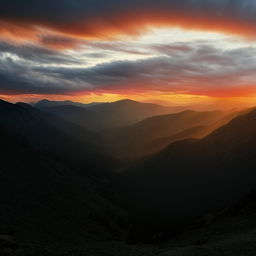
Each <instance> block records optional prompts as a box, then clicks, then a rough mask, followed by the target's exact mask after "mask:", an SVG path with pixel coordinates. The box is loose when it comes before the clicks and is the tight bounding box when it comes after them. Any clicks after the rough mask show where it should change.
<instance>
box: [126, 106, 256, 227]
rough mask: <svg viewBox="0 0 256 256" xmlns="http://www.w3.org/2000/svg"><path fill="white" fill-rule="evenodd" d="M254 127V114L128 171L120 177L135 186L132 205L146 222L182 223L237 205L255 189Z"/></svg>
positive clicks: (162, 153)
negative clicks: (141, 213) (142, 213)
mask: <svg viewBox="0 0 256 256" xmlns="http://www.w3.org/2000/svg"><path fill="white" fill-rule="evenodd" d="M255 127H256V111H252V112H251V113H249V114H246V115H243V116H240V117H238V118H236V119H234V120H233V121H231V122H230V123H229V124H227V125H225V126H223V127H221V128H219V129H217V130H216V131H215V132H213V133H212V134H210V135H209V136H207V137H205V138H203V139H201V140H197V139H190V140H184V141H179V142H175V143H173V144H171V145H170V146H169V147H167V148H165V149H164V150H163V151H161V152H160V153H159V154H157V155H156V156H154V157H152V158H150V159H148V160H146V161H144V162H143V163H141V164H139V165H137V166H135V167H133V168H131V169H129V170H127V171H126V172H124V173H123V174H121V176H123V177H122V178H123V182H124V183H126V186H127V187H128V189H129V188H130V186H131V185H132V186H133V190H132V191H134V194H132V192H131V191H129V192H127V191H126V192H127V193H128V194H129V196H130V197H129V200H131V201H130V202H131V204H132V205H133V206H134V207H135V208H137V209H138V210H139V212H144V214H145V216H143V218H144V220H145V219H146V218H148V220H150V221H152V220H153V221H154V223H155V224H156V225H159V224H160V223H162V224H164V225H166V224H168V223H169V224H171V225H178V224H181V223H182V224H184V223H185V222H186V221H189V220H191V219H193V218H196V217H198V216H201V215H203V214H206V213H208V212H213V211H216V210H217V209H220V208H222V207H226V206H228V205H231V204H233V203H235V202H237V201H238V200H239V199H240V198H242V197H243V196H245V195H246V194H247V193H249V192H250V190H252V189H254V188H255V186H256V173H255V164H256V163H255V159H256V153H255V150H254V149H255V147H256V129H255ZM128 189H127V190H128ZM135 191H136V192H135ZM142 202H143V203H142ZM154 223H153V224H154Z"/></svg>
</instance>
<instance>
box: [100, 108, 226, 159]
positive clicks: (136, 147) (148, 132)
mask: <svg viewBox="0 0 256 256" xmlns="http://www.w3.org/2000/svg"><path fill="white" fill-rule="evenodd" d="M227 114H228V113H226V112H222V111H209V112H198V111H191V110H187V111H183V112H179V113H175V114H168V115H160V116H154V117H151V118H148V119H145V120H143V121H141V122H139V123H136V124H134V125H132V126H128V127H124V128H120V129H113V130H111V131H109V132H108V133H104V137H105V138H106V144H107V146H108V147H107V149H108V151H109V152H113V155H115V156H117V157H120V158H121V159H128V160H129V159H134V158H139V157H144V156H146V155H149V154H152V153H155V152H157V151H159V150H161V149H162V148H163V147H164V146H166V145H168V142H169V141H170V142H172V141H174V140H177V139H184V138H186V137H190V136H191V137H193V135H194V134H193V133H195V135H197V134H198V133H199V131H200V134H201V133H203V130H204V129H205V128H206V127H203V126H208V125H212V124H213V123H215V122H217V121H218V120H220V119H222V118H223V117H224V116H226V115H227ZM198 126H200V127H198ZM190 129H193V130H190ZM186 130H187V131H186ZM181 133H182V134H181ZM162 138H164V139H165V140H166V142H167V144H166V145H163V146H161V144H160V145H159V144H158V143H157V142H156V144H155V147H154V142H155V141H157V140H158V139H162Z"/></svg>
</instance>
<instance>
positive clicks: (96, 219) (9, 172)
mask: <svg viewBox="0 0 256 256" xmlns="http://www.w3.org/2000/svg"><path fill="white" fill-rule="evenodd" d="M0 136H1V147H2V149H4V150H2V151H1V169H0V209H1V211H0V234H12V236H13V237H14V238H15V239H16V240H17V243H18V246H19V247H23V246H25V247H26V246H29V247H31V248H33V247H40V246H42V247H44V246H46V247H49V246H50V247H51V246H52V247H53V248H54V247H55V246H61V247H62V248H63V250H64V251H65V250H66V251H67V250H68V249H67V248H69V247H71V248H73V249H74V248H76V246H80V248H81V247H82V245H83V246H84V247H85V248H86V247H88V246H90V244H91V243H93V242H96V241H106V240H112V239H114V238H115V237H116V238H117V237H120V236H122V235H123V233H122V232H123V231H122V228H120V227H119V226H118V224H117V223H116V220H118V218H119V220H120V218H121V216H122V214H123V212H122V210H121V209H120V208H118V207H116V206H114V205H113V204H112V203H111V202H110V201H108V200H107V199H105V198H104V197H102V196H101V195H100V193H99V191H98V189H97V188H98V186H99V184H97V183H96V182H95V181H94V180H93V179H91V178H81V176H78V175H77V174H76V173H75V172H74V171H73V170H72V169H70V168H69V167H67V166H65V165H64V164H63V162H62V161H58V160H56V159H53V158H52V157H51V156H49V154H47V153H45V152H42V151H38V150H36V149H35V148H33V147H31V146H30V143H29V142H28V141H27V140H26V139H24V138H23V137H19V136H17V135H15V134H13V133H10V132H9V131H6V130H5V129H4V128H2V127H0ZM118 216H119V217H118ZM64 248H65V249H64ZM0 253H1V248H0ZM1 255H2V254H1ZM4 255H5V254H4ZM24 255H28V254H26V253H24ZM29 255H37V254H36V253H35V252H34V254H33V253H32V254H29Z"/></svg>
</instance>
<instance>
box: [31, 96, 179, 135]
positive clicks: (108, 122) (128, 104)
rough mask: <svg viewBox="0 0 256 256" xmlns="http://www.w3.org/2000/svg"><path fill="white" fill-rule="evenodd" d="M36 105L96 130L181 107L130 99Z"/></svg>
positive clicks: (169, 111) (137, 120) (44, 102)
mask: <svg viewBox="0 0 256 256" xmlns="http://www.w3.org/2000/svg"><path fill="white" fill-rule="evenodd" d="M34 106H35V107H37V108H39V109H42V110H44V111H48V112H52V113H54V114H56V115H59V116H60V117H62V118H64V119H66V120H68V121H71V122H74V123H76V124H79V125H81V126H83V127H86V128H88V129H91V130H96V131H99V130H105V129H110V128H114V127H122V126H127V125H131V124H134V123H136V122H139V121H141V120H143V119H145V118H148V117H151V116H155V115H160V114H167V113H173V112H176V111H178V110H179V109H180V108H172V107H165V106H161V105H157V104H151V103H141V102H137V101H133V100H128V99H126V100H120V101H116V102H110V103H93V104H82V105H81V104H80V103H79V104H77V103H72V102H66V101H65V102H59V103H58V102H49V101H47V102H46V101H43V102H42V101H41V102H38V103H36V104H34ZM64 106H65V107H64ZM75 107H76V108H75ZM78 108H80V110H79V109H78ZM86 110H87V111H86Z"/></svg>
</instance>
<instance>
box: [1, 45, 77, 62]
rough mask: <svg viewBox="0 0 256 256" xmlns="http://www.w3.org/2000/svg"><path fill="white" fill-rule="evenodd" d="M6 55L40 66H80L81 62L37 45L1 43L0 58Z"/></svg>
mask: <svg viewBox="0 0 256 256" xmlns="http://www.w3.org/2000/svg"><path fill="white" fill-rule="evenodd" d="M6 53H9V54H11V55H13V56H18V57H19V58H22V59H24V61H32V62H37V63H40V64H54V63H57V64H79V62H78V61H77V60H75V59H74V58H72V57H71V56H69V55H67V54H64V53H59V52H57V51H54V50H51V49H48V48H43V47H39V46H36V45H23V46H19V45H13V44H10V43H7V42H3V41H0V56H1V54H6ZM0 63H1V58H0Z"/></svg>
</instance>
